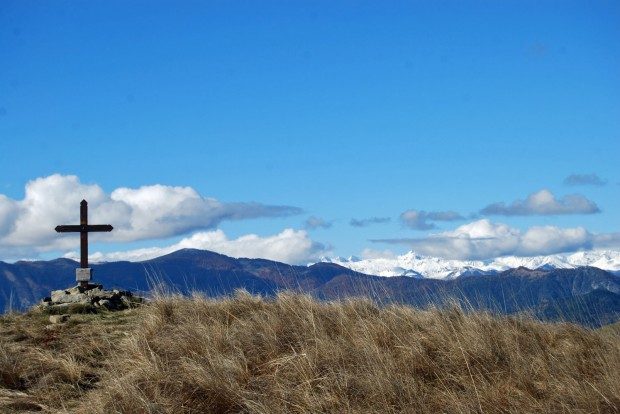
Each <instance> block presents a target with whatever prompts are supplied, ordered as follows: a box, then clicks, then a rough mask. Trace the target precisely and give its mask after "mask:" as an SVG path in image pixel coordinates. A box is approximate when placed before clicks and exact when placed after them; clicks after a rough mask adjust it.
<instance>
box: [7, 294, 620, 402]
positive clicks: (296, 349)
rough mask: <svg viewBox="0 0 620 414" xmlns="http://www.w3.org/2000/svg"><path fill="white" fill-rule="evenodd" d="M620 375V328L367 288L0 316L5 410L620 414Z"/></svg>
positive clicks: (181, 299)
mask: <svg viewBox="0 0 620 414" xmlns="http://www.w3.org/2000/svg"><path fill="white" fill-rule="evenodd" d="M618 372H620V341H619V340H618V337H617V331H616V330H614V329H609V328H608V329H605V330H604V331H593V330H588V329H584V328H580V327H577V326H574V325H570V324H544V323H540V322H536V321H533V320H530V319H527V318H514V317H499V316H493V315H490V314H487V313H475V312H474V313H471V312H464V311H463V310H461V309H460V308H458V307H451V308H446V309H443V310H437V309H429V310H424V311H423V310H416V309H413V308H410V307H407V306H387V307H378V306H376V305H375V304H373V303H372V302H371V301H369V300H367V299H355V300H346V301H336V302H319V301H316V300H314V299H312V298H311V297H309V296H305V295H298V294H291V293H280V294H278V296H277V297H276V298H274V299H263V298H260V297H257V296H252V295H249V294H247V293H243V292H238V293H237V294H236V295H235V296H234V297H232V298H227V299H220V300H215V299H208V298H204V297H202V296H194V297H192V298H184V297H161V298H157V299H156V300H154V301H153V302H152V303H150V304H148V305H144V306H142V307H141V308H138V309H132V310H129V311H124V312H115V313H101V314H92V315H72V316H71V318H70V319H69V321H67V322H65V323H62V324H54V325H49V323H48V322H47V315H45V314H41V313H37V312H35V311H31V312H29V313H26V314H9V315H6V316H3V317H1V318H0V407H1V409H2V410H5V411H6V412H26V411H37V410H39V411H47V412H54V411H61V412H69V413H114V412H117V413H120V412H123V413H130V412H135V413H138V412H152V413H155V412H157V413H202V412H218V413H219V412H221V413H225V412H248V413H274V412H276V413H277V412H281V413H284V412H296V413H316V412H352V413H362V412H364V413H369V412H370V413H372V412H375V413H379V412H381V413H385V412H388V413H389V412H419V413H435V412H446V413H456V412H459V413H474V412H489V413H498V412H503V413H522V412H603V413H613V412H618V411H620V397H619V396H620V378H618V376H617V373H618Z"/></svg>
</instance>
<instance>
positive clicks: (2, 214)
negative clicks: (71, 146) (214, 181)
mask: <svg viewBox="0 0 620 414" xmlns="http://www.w3.org/2000/svg"><path fill="white" fill-rule="evenodd" d="M82 199H86V200H87V201H88V204H89V222H91V223H94V224H112V225H113V226H114V231H112V232H111V233H105V234H102V233H100V234H93V235H92V236H91V237H93V238H94V239H97V240H104V241H112V242H126V241H135V240H146V239H154V238H166V237H171V236H178V235H183V234H187V233H189V232H191V231H196V230H206V229H212V228H214V227H216V226H217V225H218V224H219V223H220V222H222V221H224V220H242V219H249V218H258V217H278V216H288V215H292V214H298V213H300V212H301V210H300V209H299V208H297V207H290V206H270V205H264V204H259V203H224V202H220V201H218V200H216V199H213V198H206V197H203V196H201V195H200V194H198V192H196V190H194V189H192V188H190V187H172V186H164V185H150V186H143V187H140V188H118V189H116V190H114V191H112V192H111V193H110V194H107V193H106V192H104V191H103V189H102V188H101V187H99V186H98V185H96V184H83V183H81V182H80V180H79V178H78V177H76V176H73V175H69V176H64V175H59V174H54V175H51V176H48V177H42V178H37V179H35V180H32V181H30V182H28V183H27V184H26V187H25V195H24V198H23V199H22V200H12V199H10V198H8V197H6V196H4V195H0V258H6V257H15V256H14V254H16V253H15V252H18V253H19V254H20V255H24V253H26V252H28V251H29V252H30V255H31V256H32V255H36V253H38V252H44V251H51V250H68V249H71V248H75V246H77V244H78V239H79V238H77V237H75V235H71V234H64V235H59V234H57V233H56V232H55V231H54V227H55V226H56V225H59V224H78V219H79V202H80V201H81V200H82Z"/></svg>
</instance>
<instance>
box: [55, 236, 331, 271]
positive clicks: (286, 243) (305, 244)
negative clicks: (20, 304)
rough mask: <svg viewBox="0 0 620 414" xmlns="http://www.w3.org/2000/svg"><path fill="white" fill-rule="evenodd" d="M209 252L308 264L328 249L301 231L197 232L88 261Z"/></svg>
mask: <svg viewBox="0 0 620 414" xmlns="http://www.w3.org/2000/svg"><path fill="white" fill-rule="evenodd" d="M188 248H189V249H201V250H211V251H214V252H217V253H221V254H225V255H227V256H232V257H250V258H263V259H270V260H276V261H280V262H285V263H292V264H296V263H304V264H305V263H309V262H312V261H317V260H318V259H319V257H321V256H324V255H327V254H329V253H330V252H329V249H328V247H326V246H324V245H323V244H320V243H317V242H314V241H312V240H311V239H310V238H309V237H308V234H307V233H306V232H305V231H304V230H293V229H285V230H283V231H282V232H280V233H278V234H275V235H272V236H267V237H260V236H258V235H256V234H248V235H245V236H241V237H239V238H236V239H229V238H228V236H226V234H225V233H224V232H223V231H222V230H215V231H208V232H198V233H195V234H193V235H192V236H190V237H187V238H184V239H183V240H181V241H180V242H178V243H175V244H172V245H169V246H165V247H151V248H144V249H135V250H129V251H119V252H112V253H101V252H97V253H93V254H91V255H90V256H89V259H90V260H92V261H93V262H101V261H118V260H128V261H142V260H148V259H152V258H154V257H159V256H162V255H164V254H168V253H172V252H174V251H177V250H180V249H188ZM65 257H68V258H71V259H75V260H77V259H78V258H79V254H78V252H76V251H73V252H70V253H68V254H66V255H65Z"/></svg>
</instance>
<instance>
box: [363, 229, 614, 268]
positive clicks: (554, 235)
mask: <svg viewBox="0 0 620 414" xmlns="http://www.w3.org/2000/svg"><path fill="white" fill-rule="evenodd" d="M371 241H372V242H376V243H389V244H404V245H407V246H409V247H411V248H412V249H414V250H416V251H418V252H420V253H422V254H425V255H428V256H436V257H444V258H448V259H467V260H483V259H490V258H494V257H498V256H506V255H515V256H539V255H548V254H555V253H565V252H573V251H577V250H588V249H592V248H610V247H618V246H620V234H618V233H607V234H592V233H590V232H588V231H587V230H586V229H584V228H583V227H575V228H560V227H554V226H535V227H530V228H529V229H527V230H525V231H521V230H519V229H516V228H512V227H510V226H508V225H506V224H502V223H493V222H491V221H489V220H488V219H482V220H478V221H474V222H472V223H468V224H465V225H463V226H460V227H457V228H456V229H454V230H452V231H446V232H441V233H437V234H433V235H430V236H428V237H424V238H401V239H379V240H371Z"/></svg>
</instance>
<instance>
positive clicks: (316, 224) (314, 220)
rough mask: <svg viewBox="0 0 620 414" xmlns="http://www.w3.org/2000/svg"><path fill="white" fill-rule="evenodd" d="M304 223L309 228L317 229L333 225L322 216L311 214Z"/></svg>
mask: <svg viewBox="0 0 620 414" xmlns="http://www.w3.org/2000/svg"><path fill="white" fill-rule="evenodd" d="M304 225H305V227H306V228H307V229H308V230H315V229H319V228H321V229H328V228H330V227H331V226H332V222H331V221H327V220H325V219H322V218H321V217H315V216H310V217H308V219H307V220H306V222H305V223H304Z"/></svg>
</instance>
